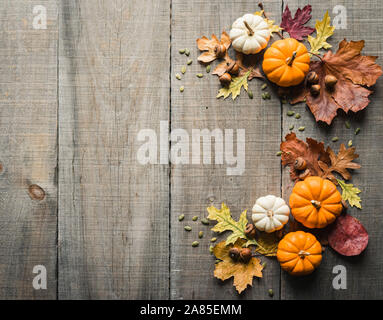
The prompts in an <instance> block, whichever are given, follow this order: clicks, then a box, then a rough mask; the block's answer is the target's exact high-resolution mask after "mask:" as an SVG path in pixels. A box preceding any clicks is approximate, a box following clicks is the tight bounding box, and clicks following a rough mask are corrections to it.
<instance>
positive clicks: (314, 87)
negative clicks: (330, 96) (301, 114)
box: [310, 84, 320, 96]
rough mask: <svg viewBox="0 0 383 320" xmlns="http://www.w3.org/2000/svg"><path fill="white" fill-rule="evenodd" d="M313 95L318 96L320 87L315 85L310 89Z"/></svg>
mask: <svg viewBox="0 0 383 320" xmlns="http://www.w3.org/2000/svg"><path fill="white" fill-rule="evenodd" d="M310 92H311V95H313V96H317V95H318V94H319V93H320V85H319V84H314V85H312V86H311V88H310Z"/></svg>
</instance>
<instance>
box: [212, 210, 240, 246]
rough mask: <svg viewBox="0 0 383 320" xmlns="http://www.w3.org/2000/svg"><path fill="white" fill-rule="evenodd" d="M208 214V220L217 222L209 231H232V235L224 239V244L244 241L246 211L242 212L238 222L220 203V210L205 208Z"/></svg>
mask: <svg viewBox="0 0 383 320" xmlns="http://www.w3.org/2000/svg"><path fill="white" fill-rule="evenodd" d="M207 211H208V212H209V215H208V217H207V218H208V219H210V220H214V221H218V223H217V224H216V225H215V226H214V227H213V228H212V229H211V230H212V231H214V232H219V233H222V232H224V231H232V232H233V233H232V234H231V235H230V236H229V237H228V238H227V239H226V244H227V245H228V244H230V243H235V242H236V241H237V239H238V238H243V239H246V235H245V229H246V225H247V222H248V221H247V216H246V212H247V210H245V211H243V212H242V213H241V215H240V217H239V220H238V222H237V221H235V220H234V219H233V218H232V217H231V213H230V209H229V208H228V207H227V206H226V204H225V203H222V205H221V210H218V209H217V208H216V207H214V206H211V207H209V208H207Z"/></svg>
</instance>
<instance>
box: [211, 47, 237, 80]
mask: <svg viewBox="0 0 383 320" xmlns="http://www.w3.org/2000/svg"><path fill="white" fill-rule="evenodd" d="M235 63H236V61H235V60H234V59H232V58H230V56H229V55H228V54H227V52H226V55H225V58H224V61H223V62H221V63H219V64H218V65H217V67H216V68H215V69H214V71H213V72H212V74H215V75H217V76H218V77H220V76H222V75H223V74H224V73H226V72H228V70H229V69H230V68H231V67H232V66H233V65H234V64H235Z"/></svg>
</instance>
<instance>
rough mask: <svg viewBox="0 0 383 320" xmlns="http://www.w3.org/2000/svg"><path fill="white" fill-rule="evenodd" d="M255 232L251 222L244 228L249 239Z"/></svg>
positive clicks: (253, 236)
mask: <svg viewBox="0 0 383 320" xmlns="http://www.w3.org/2000/svg"><path fill="white" fill-rule="evenodd" d="M256 234H257V231H256V230H255V227H254V225H253V224H252V223H248V224H247V225H246V228H245V235H246V237H248V238H249V239H254V238H255V236H256Z"/></svg>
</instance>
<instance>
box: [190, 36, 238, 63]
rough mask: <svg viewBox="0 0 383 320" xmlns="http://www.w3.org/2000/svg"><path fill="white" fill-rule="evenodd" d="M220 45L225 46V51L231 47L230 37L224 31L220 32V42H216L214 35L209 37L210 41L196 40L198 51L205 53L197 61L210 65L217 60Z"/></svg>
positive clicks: (204, 38) (206, 39) (205, 39)
mask: <svg viewBox="0 0 383 320" xmlns="http://www.w3.org/2000/svg"><path fill="white" fill-rule="evenodd" d="M220 45H223V46H225V48H226V51H227V49H229V47H230V45H231V40H230V37H229V35H228V34H227V33H226V32H225V31H222V34H221V40H218V38H217V37H216V36H215V35H214V34H213V35H212V36H211V39H208V38H206V37H202V38H199V39H197V46H198V49H200V50H201V51H205V52H204V53H202V54H201V55H200V56H199V57H198V59H197V60H198V61H200V62H202V63H210V62H212V61H214V60H215V59H217V58H218V55H219V47H220Z"/></svg>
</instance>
